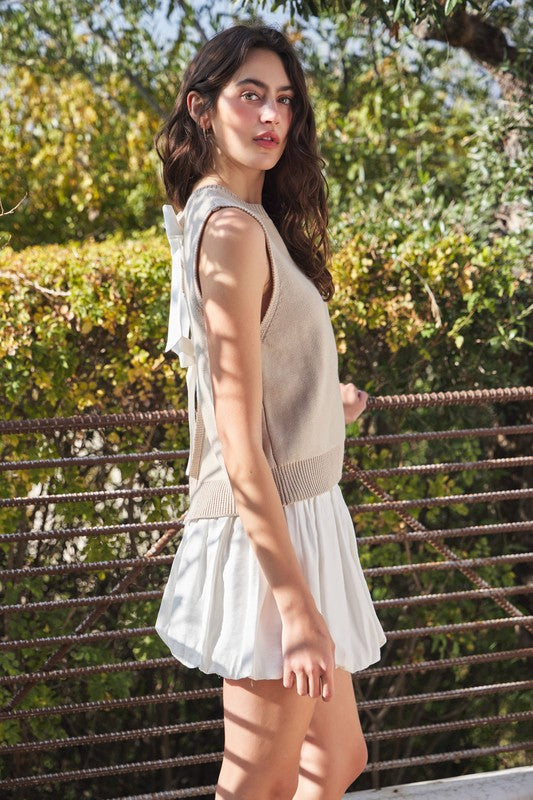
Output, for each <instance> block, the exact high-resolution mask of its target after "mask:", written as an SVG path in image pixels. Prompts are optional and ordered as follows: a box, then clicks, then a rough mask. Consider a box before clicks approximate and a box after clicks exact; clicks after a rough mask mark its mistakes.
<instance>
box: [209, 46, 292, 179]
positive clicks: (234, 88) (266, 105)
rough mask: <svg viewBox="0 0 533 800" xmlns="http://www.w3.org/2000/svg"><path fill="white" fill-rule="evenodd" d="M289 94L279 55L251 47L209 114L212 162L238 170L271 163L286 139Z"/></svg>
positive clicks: (290, 97) (288, 84)
mask: <svg viewBox="0 0 533 800" xmlns="http://www.w3.org/2000/svg"><path fill="white" fill-rule="evenodd" d="M293 97H294V88H293V87H291V83H290V80H289V78H288V76H287V73H286V71H285V67H284V65H283V62H282V60H281V58H280V57H279V56H278V55H277V54H276V53H274V52H272V51H271V50H265V49H260V48H256V49H253V50H250V52H249V53H248V56H247V57H246V59H245V61H244V62H243V64H242V66H241V67H240V68H239V69H238V70H237V71H236V72H235V73H234V75H233V77H232V78H231V80H230V81H229V82H228V83H227V84H226V86H225V87H224V88H223V89H222V90H221V92H220V94H219V96H218V100H217V103H216V108H215V112H214V113H213V112H211V113H210V123H211V128H212V132H213V133H212V135H214V138H215V142H216V155H215V167H217V166H222V164H224V165H226V166H227V165H228V162H230V164H232V165H233V166H234V167H237V168H239V169H240V170H242V169H243V168H244V169H245V170H246V169H251V170H267V169H271V168H272V167H273V166H275V164H276V163H277V162H278V161H279V159H280V157H281V155H282V153H283V151H284V149H285V145H286V142H287V135H288V132H289V128H290V124H291V120H292V114H293V110H292V103H293ZM220 160H222V164H221V163H220ZM217 161H218V162H219V163H218V164H217Z"/></svg>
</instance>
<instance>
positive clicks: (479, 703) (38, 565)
mask: <svg viewBox="0 0 533 800" xmlns="http://www.w3.org/2000/svg"><path fill="white" fill-rule="evenodd" d="M532 400H533V387H516V388H512V389H493V390H483V391H467V392H448V393H436V394H423V395H401V396H392V397H378V398H370V400H369V404H368V406H367V411H368V412H372V413H367V415H366V416H365V422H364V426H366V427H364V428H363V429H362V430H361V431H360V433H359V434H358V435H354V436H348V438H347V440H346V458H345V469H344V475H343V482H342V488H343V494H344V495H345V498H346V500H347V503H348V505H349V508H350V511H351V513H352V516H353V519H354V522H355V528H356V533H357V539H356V540H357V547H358V553H359V558H360V561H361V564H362V567H363V572H364V575H365V578H366V580H367V582H368V585H369V588H370V590H371V594H372V597H373V600H374V603H375V607H376V611H377V613H378V616H379V618H380V620H381V622H382V624H383V627H384V629H385V631H386V635H387V643H386V644H385V646H384V647H383V649H382V658H381V660H380V661H379V662H378V663H377V664H376V665H373V666H372V665H371V666H370V667H368V668H367V669H366V670H364V671H362V672H359V673H356V674H355V675H354V686H355V689H356V697H357V700H358V707H359V711H360V715H361V721H362V725H363V730H364V733H365V738H366V740H367V743H368V749H369V754H370V758H369V763H368V765H367V767H366V769H365V772H364V773H363V775H362V776H360V778H359V779H358V781H357V785H356V786H354V787H353V788H354V789H358V788H360V789H363V788H368V787H370V786H374V787H379V786H382V785H387V784H392V783H401V782H403V781H408V780H409V781H410V780H415V779H416V780H427V779H431V778H433V777H446V776H449V775H456V774H461V773H462V772H469V771H480V770H487V771H488V770H492V769H498V768H501V767H511V766H520V765H523V764H525V763H528V762H527V759H528V752H529V751H530V748H531V745H532V740H533V731H532V730H531V718H532V716H533V712H532V711H531V688H532V686H533V680H531V672H530V671H528V668H527V667H528V663H527V658H528V656H530V655H531V653H532V652H533V646H532V636H531V634H532V633H533V615H532V608H531V606H532V604H531V594H532V592H533V581H532V580H531V566H530V565H531V552H530V551H531V550H532V548H531V539H530V533H531V531H532V530H533V490H532V489H531V488H530V486H531V483H530V481H529V480H528V478H529V476H530V475H531V471H532V467H533V457H532V456H531V433H532V432H533V424H531V423H530V419H531V406H532V403H531V401H532ZM185 423H186V415H185V414H184V412H183V411H182V410H178V411H173V410H171V411H158V412H141V413H138V414H116V415H111V414H108V415H105V416H104V415H102V416H99V415H95V414H87V415H80V416H77V417H69V418H62V419H46V420H44V419H31V420H9V421H4V422H2V423H0V434H1V435H2V437H3V445H4V446H3V453H4V456H3V459H4V460H3V461H2V462H0V472H1V473H2V475H3V480H2V490H1V495H0V515H1V516H0V519H1V520H2V524H1V529H0V546H1V547H0V552H1V559H2V563H1V566H2V570H1V573H0V580H1V581H2V591H3V606H2V609H1V610H2V627H3V631H2V633H3V635H2V639H1V641H0V664H1V665H2V669H1V674H0V699H1V700H2V709H1V710H0V732H1V740H0V741H1V744H0V756H1V764H2V766H1V773H0V790H1V791H2V794H3V796H4V797H13V798H21V799H23V800H30V798H34V797H35V798H37V797H39V798H47V797H49V798H59V797H60V798H64V799H65V800H70V798H91V799H94V800H108V799H109V800H134V799H135V800H140V799H141V798H156V800H166V799H167V798H168V800H170V799H171V798H186V797H199V796H209V795H212V794H213V792H214V786H215V783H216V777H217V774H218V769H219V767H220V761H221V758H222V748H223V730H222V704H221V679H220V678H219V677H218V676H216V675H205V674H204V673H201V672H199V671H197V670H188V669H186V668H185V667H183V666H181V665H180V664H179V663H178V662H177V661H176V660H175V659H173V658H172V657H170V656H169V654H168V651H167V650H166V648H165V646H164V645H163V643H162V642H161V641H160V640H159V638H158V637H157V635H156V634H155V632H154V629H153V624H154V621H155V617H156V615H157V608H158V604H159V601H160V598H161V595H162V590H163V586H164V584H165V581H166V577H167V575H168V570H169V567H170V564H171V563H172V559H173V554H174V552H175V550H176V547H177V545H178V543H179V540H180V535H181V529H182V521H183V514H184V512H185V510H186V507H187V486H186V484H185V480H184V465H185V459H186V458H187V455H188V453H187V451H186V450H184V449H175V448H170V447H166V446H165V445H167V444H168V443H172V441H173V431H175V430H176V429H177V427H180V426H183V425H184V424H185ZM26 456H31V457H26Z"/></svg>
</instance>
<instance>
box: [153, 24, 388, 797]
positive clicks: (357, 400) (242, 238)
mask: <svg viewBox="0 0 533 800" xmlns="http://www.w3.org/2000/svg"><path fill="white" fill-rule="evenodd" d="M156 146H157V150H158V153H159V155H160V157H161V159H162V161H163V179H164V184H165V188H166V192H167V197H168V200H169V203H171V204H172V205H171V206H170V205H167V206H165V220H166V225H167V232H168V234H169V238H170V240H171V245H172V252H173V280H172V300H171V313H170V319H169V336H168V341H167V349H172V350H174V352H176V353H178V354H179V355H180V361H181V363H182V365H183V366H187V367H188V370H189V371H188V375H187V380H188V384H189V419H190V429H191V453H190V459H189V463H188V466H187V474H188V476H189V489H190V504H189V509H188V512H187V515H186V518H185V525H184V530H183V537H182V540H181V542H180V545H179V548H178V550H177V553H176V556H175V560H174V563H173V566H172V569H171V572H170V576H169V580H168V583H167V586H166V588H165V593H164V597H163V600H162V603H161V607H160V611H159V615H158V618H157V623H156V628H157V631H158V633H159V635H160V636H161V637H162V639H163V640H164V641H165V642H166V643H167V645H168V646H169V648H170V650H171V651H172V653H173V654H174V656H175V657H176V658H177V659H178V660H179V661H180V662H181V663H182V664H184V665H186V666H187V667H191V668H192V667H196V668H199V669H201V670H203V671H204V672H206V673H216V674H218V675H220V676H221V677H223V679H224V681H223V702H224V731H225V748H224V759H223V762H222V768H221V771H220V776H219V781H218V785H217V793H216V798H217V800H229V799H230V798H231V799H232V800H274V798H275V800H289V799H290V798H295V800H337V798H341V797H342V795H343V793H344V792H345V790H346V789H347V787H348V786H349V785H350V784H351V783H352V782H353V781H354V779H355V778H356V777H357V776H358V775H359V774H360V773H361V771H362V770H363V768H364V766H365V764H366V761H367V750H366V746H365V741H364V738H363V734H362V731H361V725H360V722H359V717H358V712H357V707H356V702H355V698H354V691H353V685H352V678H351V674H352V673H354V672H357V671H359V670H362V669H364V668H365V667H367V666H368V665H369V664H371V663H374V662H375V661H377V660H378V659H379V658H380V646H381V645H382V644H383V643H384V642H385V635H384V632H383V629H382V627H381V625H380V623H379V620H378V618H377V616H376V614H375V611H374V607H373V604H372V600H371V597H370V593H369V591H368V587H367V585H366V582H365V579H364V576H363V572H362V569H361V566H360V563H359V558H358V551H357V542H356V537H355V533H354V528H353V523H352V520H351V517H350V513H349V511H348V508H347V506H346V504H345V502H344V499H343V496H342V493H341V490H340V487H339V480H340V478H341V474H342V463H343V453H344V436H345V424H346V423H347V422H352V421H353V420H354V419H356V418H357V417H358V416H359V414H360V413H361V412H362V411H363V410H364V408H365V404H366V399H367V395H366V393H365V392H363V391H359V390H357V389H356V387H355V386H354V385H353V384H346V385H343V384H340V383H339V377H338V364H337V350H336V346H335V339H334V335H333V329H332V326H331V322H330V318H329V314H328V307H327V300H329V299H330V298H331V296H332V294H333V281H332V278H331V275H330V272H329V271H328V260H329V249H328V234H327V223H328V210H327V204H326V184H325V179H324V176H323V174H322V171H321V168H322V167H323V165H324V162H323V161H322V159H321V158H320V156H319V154H318V150H317V141H316V131H315V122H314V116H313V111H312V108H311V106H310V102H309V97H308V93H307V88H306V83H305V77H304V73H303V70H302V66H301V64H300V62H299V60H298V57H297V55H296V53H295V51H294V49H293V47H292V45H291V44H290V42H289V41H288V39H287V38H286V37H285V36H284V35H283V34H282V33H281V32H280V31H278V30H276V29H275V28H271V27H265V26H246V25H236V26H234V27H232V28H229V29H227V30H225V31H223V32H221V33H219V34H218V35H216V36H215V37H214V38H213V39H211V40H210V41H209V42H207V43H206V44H205V45H204V46H203V47H202V48H201V50H200V51H199V52H198V54H197V55H196V56H195V58H194V59H193V61H192V62H191V64H190V65H189V67H188V68H187V70H186V72H185V74H184V76H183V81H182V84H181V88H180V90H179V94H178V97H177V100H176V103H175V106H174V109H173V111H172V113H171V114H170V116H169V119H168V120H167V122H166V123H165V125H164V126H163V128H162V130H161V131H160V132H159V134H158V136H157V137H156Z"/></svg>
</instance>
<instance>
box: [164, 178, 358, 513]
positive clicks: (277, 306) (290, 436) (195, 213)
mask: <svg viewBox="0 0 533 800" xmlns="http://www.w3.org/2000/svg"><path fill="white" fill-rule="evenodd" d="M225 206H233V207H236V208H241V209H242V210H243V211H245V212H246V213H248V214H250V215H251V216H252V217H254V218H255V219H256V220H257V221H258V222H259V223H260V224H261V226H262V228H263V230H264V233H265V238H266V244H267V248H268V253H269V256H270V265H271V274H272V296H271V300H270V303H269V306H268V309H267V311H266V313H265V315H264V317H263V320H262V321H261V326H260V335H261V363H262V378H263V409H262V437H263V449H264V452H265V454H266V457H267V460H268V463H269V465H270V467H271V469H272V475H273V477H274V481H275V484H276V486H277V488H278V491H279V495H280V498H281V502H282V504H283V505H286V504H288V503H293V502H295V501H297V500H303V499H304V498H309V497H314V496H315V495H318V494H321V493H322V492H326V491H328V490H329V489H331V488H332V487H333V486H334V485H335V484H337V483H338V482H339V480H340V478H341V475H342V464H343V456H344V439H345V422H344V411H343V405H342V399H341V394H340V388H339V376H338V362H337V348H336V343H335V337H334V333H333V328H332V326H331V320H330V317H329V313H328V306H327V303H325V302H324V300H323V299H322V297H321V296H320V293H319V292H318V290H317V288H316V287H315V285H314V284H313V282H312V281H311V280H310V279H309V278H308V277H307V276H306V275H304V273H303V272H302V271H301V270H300V269H299V268H298V267H297V266H296V264H295V263H294V261H293V260H292V258H291V256H290V255H289V253H288V251H287V248H286V246H285V243H284V242H283V239H282V238H281V236H280V234H279V233H278V230H277V229H276V226H275V225H274V223H273V222H272V220H271V219H270V217H269V216H268V214H267V212H266V211H265V209H264V208H263V206H262V205H261V204H258V203H247V202H244V201H243V200H241V199H240V198H239V197H238V196H237V195H236V194H234V193H233V192H232V191H230V190H229V189H226V188H225V187H221V186H203V187H200V188H199V189H196V190H195V191H193V192H192V194H191V195H190V197H189V199H188V201H187V204H186V206H185V209H184V210H183V212H181V213H180V215H178V221H179V222H181V223H182V227H180V231H181V232H182V233H183V238H182V245H183V251H182V256H183V274H182V275H181V276H180V278H181V279H182V280H183V295H182V298H183V299H184V301H186V306H187V310H188V313H189V320H188V324H190V330H191V340H192V343H191V341H189V340H188V339H187V338H186V336H185V338H183V337H182V338H180V342H181V343H182V345H181V346H180V347H181V349H180V347H178V346H176V347H173V348H172V349H174V350H175V352H180V361H181V363H182V364H185V365H188V366H190V367H192V369H193V373H192V374H193V378H194V380H193V383H191V385H190V392H189V417H190V419H191V432H192V440H191V453H190V459H189V464H188V468H187V470H188V474H189V495H190V505H189V509H188V512H187V514H186V520H193V519H199V518H201V517H221V516H237V515H238V511H237V509H236V506H235V501H234V497H233V492H232V487H231V483H230V481H229V478H228V474H227V471H226V468H225V465H224V459H223V456H222V447H221V443H220V440H219V438H218V435H217V427H216V421H215V412H214V406H213V390H212V384H211V373H210V367H209V355H208V350H207V336H206V327H205V319H204V315H203V308H202V297H201V293H200V288H199V285H198V277H197V274H196V262H197V251H198V244H199V241H200V236H201V233H202V230H203V227H204V224H205V222H206V220H207V219H208V217H209V215H210V214H211V213H212V212H213V211H214V210H215V209H218V208H221V207H225ZM165 208H166V209H167V214H168V213H169V209H170V210H171V207H170V206H166V207H165ZM165 219H167V217H165ZM175 219H176V218H175V217H174V219H173V220H172V223H173V225H175ZM168 229H169V226H168V225H167V231H168ZM176 238H177V237H176ZM180 239H181V236H180ZM171 245H172V241H171ZM250 266H251V267H253V265H250ZM177 283H178V279H177V278H175V276H174V275H173V290H174V291H177V287H176V286H175V284H177ZM183 306H185V303H183ZM174 316H176V315H175V314H174ZM182 316H183V309H182ZM171 325H172V308H171V319H170V321H169V327H170V326H171ZM187 327H188V325H187ZM187 333H188V331H187ZM170 339H171V337H170V333H169V341H168V342H167V349H169V344H171V342H170ZM182 359H183V360H182ZM189 372H190V373H191V370H189ZM193 386H194V389H195V394H196V400H195V401H194V391H193Z"/></svg>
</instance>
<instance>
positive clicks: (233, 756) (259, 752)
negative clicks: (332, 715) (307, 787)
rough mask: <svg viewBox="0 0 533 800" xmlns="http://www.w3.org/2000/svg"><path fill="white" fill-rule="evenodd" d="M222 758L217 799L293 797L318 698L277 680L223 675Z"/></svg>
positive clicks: (279, 799) (258, 799) (242, 799)
mask: <svg viewBox="0 0 533 800" xmlns="http://www.w3.org/2000/svg"><path fill="white" fill-rule="evenodd" d="M223 699H224V759H223V762H222V768H221V770H220V776H219V779H218V785H217V793H216V798H217V800H248V798H254V800H263V798H264V799H265V800H267V799H269V798H276V800H283V798H288V799H289V800H290V798H292V796H293V794H294V792H295V791H296V787H297V785H298V770H299V761H300V750H301V747H302V742H303V740H304V737H305V735H306V732H307V730H308V727H309V724H310V721H311V718H312V716H313V712H314V709H315V705H316V704H317V702H319V703H321V704H322V705H327V704H326V703H324V702H323V701H322V700H320V699H317V698H311V697H309V696H308V695H306V696H301V695H299V694H298V693H297V691H296V685H295V686H293V687H292V688H291V689H286V688H285V687H284V686H283V681H282V680H260V681H252V680H250V679H249V678H245V679H242V680H237V681H233V680H227V679H224V688H223Z"/></svg>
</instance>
